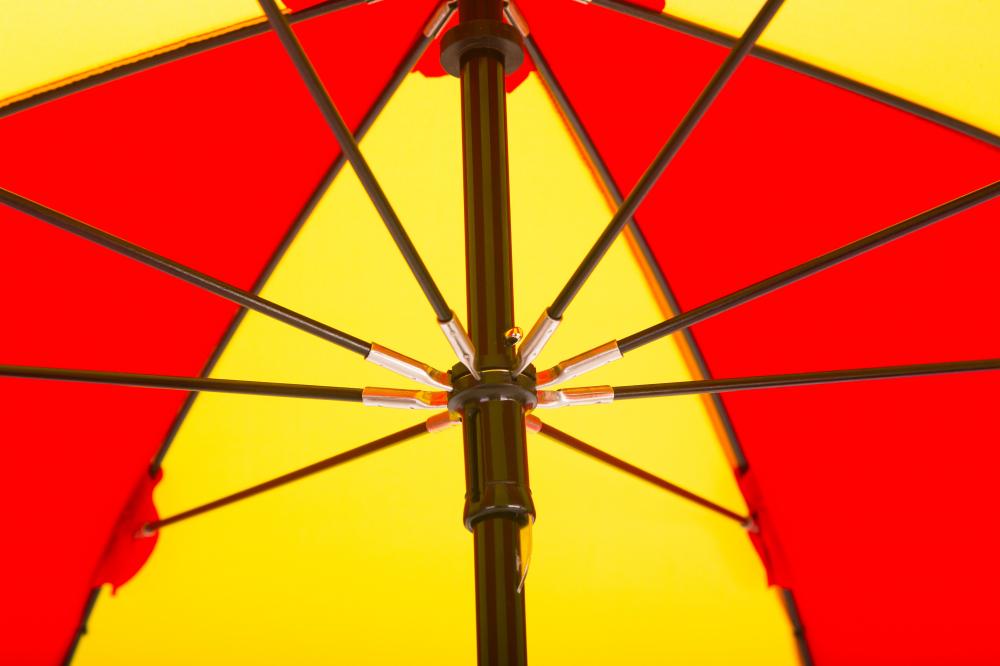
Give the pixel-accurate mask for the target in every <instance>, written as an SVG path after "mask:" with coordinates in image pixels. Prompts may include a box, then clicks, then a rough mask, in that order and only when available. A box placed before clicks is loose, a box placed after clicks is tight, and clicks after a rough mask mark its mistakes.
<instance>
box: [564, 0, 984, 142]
mask: <svg viewBox="0 0 1000 666" xmlns="http://www.w3.org/2000/svg"><path fill="white" fill-rule="evenodd" d="M582 1H583V2H584V3H585V4H591V5H594V6H595V7H603V8H604V9H607V10H610V11H613V12H617V13H619V14H624V15H625V16H631V17H633V18H637V19H639V20H641V21H646V22H648V23H653V24H655V25H658V26H661V27H664V28H668V29H670V30H674V31H676V32H679V33H681V34H684V35H688V36H690V37H696V38H698V39H703V40H705V41H707V42H711V43H713V44H718V45H719V46H724V47H726V48H731V47H732V46H733V44H735V43H736V39H735V38H733V37H730V36H729V35H727V34H725V33H723V32H719V31H718V30H712V29H711V28H706V27H704V26H702V25H698V24H697V23H694V22H692V21H686V20H684V19H682V18H678V17H676V16H671V15H669V14H664V13H661V12H657V11H655V10H652V9H648V8H646V7H641V6H639V5H635V4H632V3H630V2H624V1H623V0H582ZM750 55H752V56H754V57H756V58H760V59H761V60H764V61H765V62H769V63H772V64H775V65H779V66H781V67H784V68H785V69H789V70H791V71H793V72H798V73H799V74H805V75H806V76H810V77H812V78H814V79H817V80H819V81H823V82H824V83H829V84H832V85H835V86H837V87H838V88H843V89H844V90H849V91H850V92H853V93H857V94H859V95H862V96H864V97H867V98H869V99H872V100H875V101H876V102H881V103H883V104H887V105H889V106H891V107H894V108H897V109H899V110H900V111H906V112H907V113H912V114H913V115H915V116H918V117H920V118H923V119H925V120H929V121H931V122H932V123H936V124H938V125H941V126H942V127H947V128H948V129H952V130H955V131H956V132H961V133H962V134H965V135H967V136H970V137H972V138H974V139H979V140H980V141H985V142H986V143H989V144H991V145H993V146H996V147H998V148H1000V136H997V135H996V134H993V133H992V132H988V131H986V130H984V129H982V128H980V127H976V126H975V125H970V124H969V123H966V122H963V121H961V120H958V119H957V118H952V117H951V116H948V115H945V114H943V113H941V112H940V111H935V110H934V109H930V108H928V107H926V106H922V105H920V104H917V103H916V102H911V101H910V100H908V99H904V98H902V97H899V96H897V95H893V94H892V93H887V92H885V91H882V90H879V89H878V88H874V87H872V86H869V85H866V84H864V83H861V82H859V81H855V80H854V79H851V78H848V77H846V76H843V75H841V74H836V73H834V72H831V71H829V70H827V69H823V68H822V67H817V66H816V65H812V64H810V63H808V62H805V61H804V60H799V59H798V58H793V57H791V56H787V55H784V54H783V53H779V52H778V51H774V50H772V49H769V48H767V47H765V46H760V45H754V47H753V49H751V51H750Z"/></svg>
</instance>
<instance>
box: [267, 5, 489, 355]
mask: <svg viewBox="0 0 1000 666" xmlns="http://www.w3.org/2000/svg"><path fill="white" fill-rule="evenodd" d="M257 2H258V4H259V5H260V6H261V8H262V9H263V10H264V13H265V14H266V15H267V20H268V21H269V22H270V23H271V27H272V29H273V30H274V32H275V34H277V36H278V39H279V40H280V41H281V44H282V46H283V47H284V49H285V53H286V54H287V55H288V57H289V58H290V59H291V60H292V63H293V64H294V65H295V69H296V71H297V72H298V74H299V78H301V79H302V82H303V83H304V84H305V86H306V88H307V89H308V90H309V94H310V95H311V96H312V98H313V101H314V102H315V104H316V106H317V108H318V109H319V110H320V112H321V113H322V114H323V118H324V119H325V120H326V124H327V125H328V126H329V128H330V130H331V131H332V132H333V135H334V137H335V138H336V139H337V143H338V144H340V149H341V150H342V151H343V153H344V155H345V156H346V157H347V161H348V162H350V163H351V167H353V169H354V172H355V174H357V177H358V180H359V181H361V185H362V187H364V190H365V192H366V193H367V194H368V198H369V199H371V202H372V204H373V205H374V206H375V209H376V210H377V211H378V214H379V216H380V217H381V218H382V221H383V222H384V223H385V226H386V228H387V229H388V231H389V235H391V236H392V239H393V241H395V243H396V247H397V248H398V249H399V252H400V253H401V254H402V255H403V259H404V260H405V261H406V264H407V266H409V268H410V272H411V273H413V277H414V278H416V281H417V284H419V285H420V288H421V290H422V291H423V292H424V296H425V297H426V298H427V301H428V302H429V303H430V305H431V307H432V308H433V310H434V313H435V315H437V319H438V323H439V325H440V326H441V328H442V330H443V331H444V333H445V335H446V337H447V338H448V342H449V344H450V345H451V346H452V348H453V349H454V350H455V353H456V355H458V357H459V359H460V360H461V361H462V363H464V364H465V365H467V366H468V367H469V369H470V370H472V371H473V373H474V374H478V373H477V371H476V368H475V360H474V356H475V351H474V347H473V345H472V342H471V341H470V340H469V337H468V335H467V334H466V333H465V329H464V328H462V327H461V325H460V324H459V322H458V318H457V317H456V316H455V312H454V311H453V310H452V309H451V308H450V307H449V306H448V303H447V302H446V301H445V298H444V295H443V294H442V293H441V290H440V289H439V288H438V286H437V283H435V282H434V278H433V277H431V274H430V271H429V270H428V269H427V266H426V265H425V264H424V261H423V259H421V258H420V254H419V253H418V252H417V248H416V246H414V245H413V241H412V240H411V239H410V237H409V235H408V234H407V233H406V230H405V229H404V228H403V224H402V222H401V221H400V219H399V216H398V215H397V214H396V211H395V209H393V207H392V204H390V203H389V199H388V197H386V194H385V191H384V190H383V189H382V186H381V185H379V182H378V180H377V179H376V178H375V174H374V172H373V171H372V170H371V167H370V166H369V164H368V161H367V160H366V159H365V157H364V155H362V153H361V148H360V147H359V146H358V142H357V141H356V140H355V138H354V135H353V134H351V131H350V129H349V128H348V127H347V123H345V122H344V118H343V117H342V116H341V115H340V111H338V110H337V107H336V105H335V104H334V103H333V99H332V98H331V97H330V94H329V92H327V90H326V87H325V86H324V85H323V82H322V80H320V78H319V74H317V73H316V69H315V68H314V67H313V65H312V63H311V62H310V60H309V57H308V56H307V55H306V52H305V50H304V49H303V48H302V44H301V43H299V40H298V38H297V37H296V36H295V33H294V32H293V31H292V28H291V26H290V25H289V24H288V20H287V19H286V18H285V16H284V15H283V14H282V13H281V10H280V9H278V6H277V4H276V3H275V0H257ZM442 7H443V8H444V9H442V11H447V10H448V9H449V5H448V4H447V3H443V5H442ZM442 25H443V24H442Z"/></svg>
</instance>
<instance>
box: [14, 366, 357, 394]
mask: <svg viewBox="0 0 1000 666" xmlns="http://www.w3.org/2000/svg"><path fill="white" fill-rule="evenodd" d="M0 377H17V378H21V379H42V380H53V381H61V382H79V383H85V384H102V385H110V386H132V387H138V388H153V389H172V390H178V391H205V392H210V393H233V394H240V395H266V396H275V397H284V398H315V399H319V400H336V401H341V402H362V401H363V396H362V394H363V390H362V389H356V388H342V387H338V386H317V385H311V384H286V383H280V382H258V381H246V380H242V379H216V378H209V377H178V376H174V375H146V374H138V373H132V372H104V371H99V370H77V369H68V368H40V367H34V366H21V365H0Z"/></svg>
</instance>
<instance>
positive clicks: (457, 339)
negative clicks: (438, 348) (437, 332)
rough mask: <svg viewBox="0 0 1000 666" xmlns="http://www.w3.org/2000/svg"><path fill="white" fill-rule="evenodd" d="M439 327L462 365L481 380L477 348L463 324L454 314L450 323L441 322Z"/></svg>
mask: <svg viewBox="0 0 1000 666" xmlns="http://www.w3.org/2000/svg"><path fill="white" fill-rule="evenodd" d="M438 325H439V326H441V330H442V331H444V336H445V337H446V338H448V344H449V345H451V348H452V349H453V350H454V352H455V355H456V356H458V360H459V361H461V363H462V365H464V366H465V367H466V368H468V369H469V372H470V373H472V376H473V377H475V378H476V379H479V370H477V369H476V346H475V345H474V344H472V339H471V338H470V337H469V334H468V333H466V332H465V329H464V328H462V322H461V321H459V320H458V317H457V316H456V315H455V313H454V312H452V313H451V319H449V320H448V321H439V322H438Z"/></svg>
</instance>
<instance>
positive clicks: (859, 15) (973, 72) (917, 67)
mask: <svg viewBox="0 0 1000 666" xmlns="http://www.w3.org/2000/svg"><path fill="white" fill-rule="evenodd" d="M762 4H763V3H762V0H667V3H666V11H667V12H668V13H670V14H672V15H674V16H680V17H682V18H686V19H689V20H692V21H695V22H696V23H700V24H702V25H705V26H707V27H711V28H715V29H717V30H721V31H723V32H727V33H729V34H733V35H738V34H740V33H741V32H742V31H743V29H744V28H745V27H746V26H747V25H748V24H749V22H750V20H751V19H752V18H753V15H754V14H755V13H756V11H757V10H758V9H759V8H760V6H761V5H762ZM998 34H1000V2H992V1H989V0H878V1H877V2H872V0H787V1H786V2H785V4H784V6H783V7H782V8H781V11H780V12H779V13H778V15H777V17H776V18H775V19H774V22H773V23H772V24H771V26H770V27H768V30H767V32H765V33H764V36H763V38H762V39H761V41H760V43H761V44H762V45H763V46H767V47H770V48H773V49H775V50H778V51H781V52H782V53H786V54H788V55H791V56H794V57H796V58H799V59H801V60H805V61H807V62H810V63H813V64H815V65H819V66H820V67H823V68H825V69H828V70H831V71H834V72H837V73H838V74H843V75H845V76H848V77H850V78H852V79H855V80H857V81H861V82H863V83H867V84H869V85H872V86H874V87H876V88H880V89H882V90H885V91H887V92H891V93H894V94H896V95H899V96H900V97H903V98H906V99H909V100H911V101H914V102H917V103H920V104H923V105H924V106H927V107H929V108H932V109H935V110H937V111H940V112H942V113H945V114H947V115H950V116H953V117H955V118H958V119H960V120H964V121H966V122H968V123H971V124H972V125H976V126H978V127H981V128H983V129H986V130H988V131H990V132H993V133H995V134H1000V39H998V38H997V35H998Z"/></svg>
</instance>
